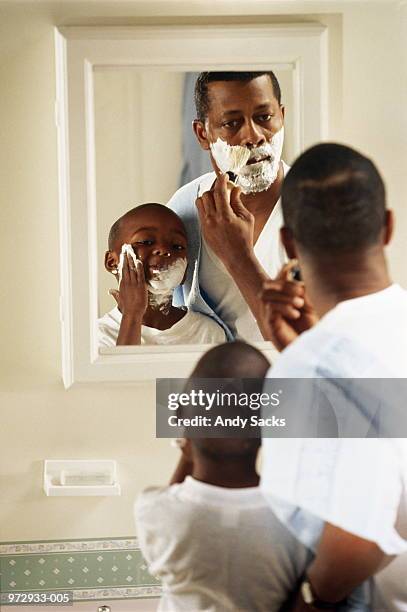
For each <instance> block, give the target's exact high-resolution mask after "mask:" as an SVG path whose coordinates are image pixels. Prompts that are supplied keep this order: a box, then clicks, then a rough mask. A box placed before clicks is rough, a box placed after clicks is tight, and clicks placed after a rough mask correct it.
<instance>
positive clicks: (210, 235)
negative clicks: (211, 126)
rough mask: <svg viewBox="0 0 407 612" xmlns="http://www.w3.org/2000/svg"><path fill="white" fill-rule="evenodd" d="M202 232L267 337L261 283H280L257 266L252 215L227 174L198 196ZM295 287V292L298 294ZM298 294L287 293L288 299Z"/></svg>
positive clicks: (277, 285)
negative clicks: (209, 189)
mask: <svg viewBox="0 0 407 612" xmlns="http://www.w3.org/2000/svg"><path fill="white" fill-rule="evenodd" d="M196 206H197V209H198V213H199V218H200V223H201V228H202V234H203V236H204V238H205V241H206V242H207V244H208V245H209V246H210V248H211V249H212V250H213V251H214V253H215V255H217V257H219V259H220V260H221V261H222V262H223V264H224V265H225V267H226V269H227V271H228V272H229V274H230V275H231V276H232V278H233V280H234V281H235V283H236V285H237V287H238V288H239V290H240V292H241V294H242V296H243V298H244V299H245V301H246V303H247V305H248V306H249V308H250V310H251V311H252V313H253V316H254V318H255V319H256V321H257V324H258V326H259V328H260V331H261V333H262V335H263V337H264V338H265V339H266V340H269V339H272V338H271V337H270V332H269V327H268V325H267V324H266V323H267V322H266V321H265V317H264V309H263V305H262V303H261V300H260V295H261V293H262V290H263V286H264V284H265V283H267V285H268V288H272V287H275V290H276V291H280V290H281V287H280V285H281V283H278V282H277V281H274V280H272V279H270V278H269V276H268V275H267V273H266V272H265V270H264V269H263V267H262V266H261V265H260V263H259V261H258V259H257V257H256V255H255V253H254V247H253V236H254V217H253V215H252V214H251V213H250V212H249V211H248V210H247V208H245V206H244V205H243V203H242V201H241V199H240V189H239V188H238V187H234V186H233V184H232V183H228V179H227V175H220V176H218V178H217V180H216V182H215V185H214V188H213V189H212V190H211V191H207V192H206V193H204V194H203V195H202V197H200V198H198V199H197V201H196ZM301 291H302V290H301V289H298V294H300V293H301ZM296 295H297V293H296V290H295V291H294V295H292V296H290V295H288V296H286V299H287V302H289V301H290V300H291V299H292V298H294V297H295V296H296Z"/></svg>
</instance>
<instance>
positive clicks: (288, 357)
mask: <svg viewBox="0 0 407 612" xmlns="http://www.w3.org/2000/svg"><path fill="white" fill-rule="evenodd" d="M321 336H324V333H323V330H321V328H320V326H319V324H317V325H315V327H313V328H312V329H310V330H308V331H306V332H303V333H302V334H301V335H300V336H298V338H297V339H296V340H295V341H294V342H292V343H291V344H290V345H289V346H288V347H287V348H286V349H284V350H283V352H282V353H281V355H280V356H279V357H278V359H277V361H276V364H275V365H273V366H272V367H271V368H270V370H269V373H268V375H267V377H268V378H312V377H313V376H315V372H316V370H317V367H318V362H319V360H320V355H321Z"/></svg>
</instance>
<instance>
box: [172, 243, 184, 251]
mask: <svg viewBox="0 0 407 612" xmlns="http://www.w3.org/2000/svg"><path fill="white" fill-rule="evenodd" d="M172 246H173V248H174V249H175V250H176V251H183V250H184V249H185V247H184V245H183V244H173V245H172Z"/></svg>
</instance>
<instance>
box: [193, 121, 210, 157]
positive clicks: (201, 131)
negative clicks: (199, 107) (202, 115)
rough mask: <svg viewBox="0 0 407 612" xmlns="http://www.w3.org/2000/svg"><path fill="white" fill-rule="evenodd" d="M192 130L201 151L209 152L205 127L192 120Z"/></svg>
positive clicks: (199, 122) (200, 122)
mask: <svg viewBox="0 0 407 612" xmlns="http://www.w3.org/2000/svg"><path fill="white" fill-rule="evenodd" d="M192 129H193V130H194V134H195V136H196V137H197V140H198V142H199V144H200V146H201V148H202V149H204V150H205V151H209V148H210V147H209V140H208V135H207V133H206V128H205V125H204V124H203V123H202V121H199V119H194V120H193V122H192Z"/></svg>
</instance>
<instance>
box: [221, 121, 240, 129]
mask: <svg viewBox="0 0 407 612" xmlns="http://www.w3.org/2000/svg"><path fill="white" fill-rule="evenodd" d="M238 125H239V120H238V119H233V120H232V121H226V122H225V123H223V124H222V127H225V128H237V126H238Z"/></svg>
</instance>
